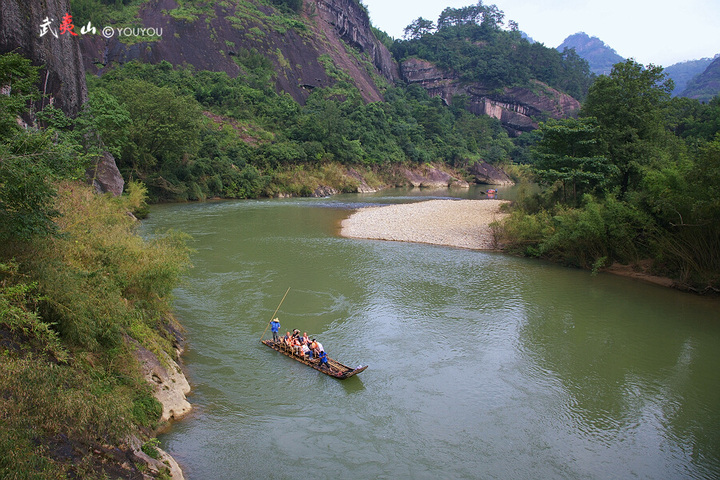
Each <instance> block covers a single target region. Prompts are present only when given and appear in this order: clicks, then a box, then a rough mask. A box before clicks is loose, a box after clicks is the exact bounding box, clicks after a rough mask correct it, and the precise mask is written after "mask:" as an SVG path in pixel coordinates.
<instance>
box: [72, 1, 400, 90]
mask: <svg viewBox="0 0 720 480" xmlns="http://www.w3.org/2000/svg"><path fill="white" fill-rule="evenodd" d="M139 21H140V22H141V23H142V25H143V26H144V27H147V28H156V29H162V36H159V37H156V39H155V40H150V41H142V42H138V43H134V44H130V45H128V44H125V43H122V42H121V41H120V39H119V38H118V36H113V37H112V38H110V39H105V38H104V37H102V36H101V35H96V36H86V37H84V38H83V39H82V41H81V45H82V52H83V59H84V62H85V67H86V69H87V70H88V71H90V72H94V73H101V72H102V71H103V68H104V67H105V66H108V65H111V64H112V63H113V62H118V63H125V62H128V61H130V60H134V59H139V60H141V61H143V62H149V63H158V62H160V61H162V60H166V61H168V62H170V63H172V64H175V65H180V64H189V65H193V66H194V67H195V69H197V70H212V71H224V72H226V73H228V75H230V76H233V77H235V76H237V75H243V74H245V72H244V70H243V69H244V67H243V65H242V61H241V59H240V57H241V56H242V55H244V54H247V52H256V53H258V54H260V55H262V56H263V57H265V58H266V59H268V60H270V61H271V62H272V66H273V70H274V72H275V77H274V82H275V87H276V89H277V91H285V92H287V93H289V94H290V95H291V96H292V97H293V98H294V99H295V100H297V101H299V102H304V100H305V99H306V98H307V97H308V95H309V94H310V92H311V91H312V89H313V88H315V87H327V86H331V85H333V84H334V83H335V82H336V80H335V79H334V78H332V77H331V76H330V75H329V74H328V72H327V71H326V68H325V66H323V63H322V61H321V60H322V59H321V57H322V56H328V57H329V58H330V59H331V60H332V63H333V65H334V66H335V67H336V68H338V69H341V70H343V71H345V72H346V73H347V74H348V75H349V77H350V78H352V81H353V82H354V83H355V85H356V86H357V87H358V88H359V89H360V91H361V93H362V95H363V97H364V98H365V100H367V101H377V100H381V99H382V93H381V89H380V87H379V86H378V85H376V82H375V81H374V79H373V76H378V77H384V78H385V79H387V80H388V81H390V82H392V81H394V80H395V79H396V78H397V76H398V73H397V66H396V64H395V63H394V61H393V60H392V56H391V54H390V52H389V51H388V50H387V49H386V48H385V46H384V45H382V44H381V43H380V42H379V41H378V40H377V39H376V38H375V36H374V35H373V34H372V31H371V30H370V20H369V18H368V16H367V13H366V12H365V11H364V10H363V9H362V8H361V7H360V6H359V5H358V4H357V3H355V2H354V1H353V0H305V2H304V5H303V11H302V13H301V15H299V16H298V17H297V19H296V20H294V21H292V22H290V23H288V21H287V18H283V17H280V16H278V15H276V14H275V10H274V9H272V8H271V7H267V6H264V5H259V4H257V5H256V4H254V3H252V2H251V1H243V0H235V1H229V2H217V3H216V4H215V5H213V6H206V7H204V8H202V9H200V8H199V9H198V10H197V11H194V12H193V13H192V14H187V13H186V11H184V10H183V9H179V8H178V4H177V3H176V2H175V1H174V0H151V1H150V2H148V3H146V4H144V5H143V6H142V7H141V8H140V11H139ZM348 46H351V47H353V48H355V49H357V50H358V51H359V52H360V53H361V54H362V55H366V56H367V58H368V60H369V61H368V65H369V68H367V65H364V64H363V62H361V61H359V60H358V58H357V56H356V55H354V54H352V53H351V52H350V51H349V50H350V47H348Z"/></svg>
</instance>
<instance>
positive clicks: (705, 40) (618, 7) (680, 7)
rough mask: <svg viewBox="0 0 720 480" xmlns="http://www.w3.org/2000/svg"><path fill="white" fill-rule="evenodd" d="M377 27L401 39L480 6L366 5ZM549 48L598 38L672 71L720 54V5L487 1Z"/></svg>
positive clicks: (408, 0)
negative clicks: (575, 38)
mask: <svg viewBox="0 0 720 480" xmlns="http://www.w3.org/2000/svg"><path fill="white" fill-rule="evenodd" d="M362 3H364V4H365V5H366V6H367V7H368V10H369V11H370V20H371V21H372V23H373V25H374V26H375V27H377V28H379V29H381V30H384V31H385V32H387V33H388V34H389V35H390V36H392V37H395V38H401V37H402V35H403V29H404V28H405V27H406V26H407V25H408V24H410V22H412V21H413V20H415V19H416V18H418V17H423V18H425V19H428V20H432V21H433V22H434V21H437V18H438V15H439V14H440V12H442V11H443V10H444V9H445V7H453V8H457V7H464V6H468V5H475V4H477V0H362ZM483 3H484V4H485V5H492V4H495V5H497V6H498V8H499V9H500V10H502V11H503V12H505V22H506V23H507V21H508V20H515V21H516V22H517V23H518V25H519V27H520V30H521V31H523V32H525V33H526V34H527V35H529V36H530V37H532V38H533V39H534V40H535V41H537V42H541V43H543V44H545V46H547V47H553V48H554V47H557V46H558V45H560V44H561V43H562V42H563V40H565V38H566V37H567V36H569V35H572V34H573V33H577V32H585V33H587V34H588V35H590V36H591V37H598V38H599V39H600V40H602V41H603V42H605V44H606V45H608V46H610V47H611V48H614V49H615V51H616V52H617V53H618V54H619V55H620V56H622V57H625V58H634V59H635V60H636V61H637V62H640V63H642V64H644V65H647V64H649V63H653V64H655V65H662V66H664V67H667V66H669V65H672V64H673V63H677V62H682V61H685V60H696V59H699V58H703V57H714V56H715V55H716V54H718V53H720V0H681V1H678V0H495V1H493V0H485V1H484V2H483Z"/></svg>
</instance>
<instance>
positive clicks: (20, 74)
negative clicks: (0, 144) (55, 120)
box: [0, 53, 40, 139]
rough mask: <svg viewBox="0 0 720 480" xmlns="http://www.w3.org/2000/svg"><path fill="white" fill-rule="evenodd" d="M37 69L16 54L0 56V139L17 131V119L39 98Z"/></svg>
mask: <svg viewBox="0 0 720 480" xmlns="http://www.w3.org/2000/svg"><path fill="white" fill-rule="evenodd" d="M38 71H39V67H33V66H32V65H31V63H30V60H28V59H27V58H25V57H23V56H22V55H18V54H17V53H7V54H5V55H0V89H2V93H0V139H2V138H6V137H7V136H8V135H10V134H12V133H13V132H16V131H17V130H18V128H19V127H18V123H17V117H19V116H20V115H21V114H22V113H24V112H26V111H27V109H28V104H29V102H30V101H32V100H35V99H37V98H39V96H40V94H39V92H38V90H37V87H36V86H35V85H36V82H37V79H38Z"/></svg>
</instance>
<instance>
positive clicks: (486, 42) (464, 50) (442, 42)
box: [392, 1, 592, 99]
mask: <svg viewBox="0 0 720 480" xmlns="http://www.w3.org/2000/svg"><path fill="white" fill-rule="evenodd" d="M503 24H504V13H503V12H502V11H501V10H499V9H498V8H497V6H495V5H483V4H482V1H480V2H478V4H477V5H471V6H468V7H462V8H450V7H448V8H446V9H445V10H443V11H442V13H441V14H440V16H439V17H438V20H437V22H436V23H434V22H432V21H430V20H426V19H424V18H422V17H420V18H418V19H416V20H414V21H413V22H412V23H411V24H410V25H408V26H407V27H406V28H405V38H406V40H398V41H396V42H395V43H394V44H393V45H392V52H393V55H394V56H395V58H396V59H397V60H398V61H402V60H404V59H406V58H408V57H419V58H423V59H425V60H429V61H431V62H433V63H435V64H436V65H438V66H439V67H440V68H443V69H445V70H449V71H452V72H454V73H455V74H457V75H458V76H459V78H460V80H461V81H463V82H478V83H480V84H482V85H484V86H485V88H487V89H488V90H493V89H502V87H509V86H516V85H517V86H527V85H529V81H530V80H531V79H535V80H540V81H541V82H544V83H546V84H548V85H550V86H551V87H554V88H557V89H558V90H561V91H563V92H566V93H568V94H569V95H571V96H573V97H575V98H577V99H582V98H584V96H585V94H586V93H587V89H588V87H589V86H590V83H591V82H592V76H591V75H590V69H589V66H588V64H587V62H586V61H585V60H583V59H582V58H580V57H579V56H578V55H577V53H575V50H573V49H568V50H565V51H564V52H562V53H560V52H558V51H557V50H555V49H554V48H548V47H546V46H544V45H543V44H541V43H530V42H528V41H527V40H526V39H524V38H522V36H521V33H520V31H519V30H518V26H517V24H516V23H515V22H513V21H512V20H511V21H509V22H508V26H509V27H510V29H509V30H503V29H502V28H501V27H502V26H503Z"/></svg>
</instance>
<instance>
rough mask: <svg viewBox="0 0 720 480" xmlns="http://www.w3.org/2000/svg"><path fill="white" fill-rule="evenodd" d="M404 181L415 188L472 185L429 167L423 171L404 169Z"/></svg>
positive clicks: (466, 186)
mask: <svg viewBox="0 0 720 480" xmlns="http://www.w3.org/2000/svg"><path fill="white" fill-rule="evenodd" d="M401 173H402V177H403V179H404V180H405V181H406V182H407V183H409V184H410V185H411V186H413V187H420V188H448V187H458V188H469V187H470V185H469V184H468V183H467V182H466V181H465V180H462V179H459V178H456V177H454V176H452V175H450V174H449V173H447V172H444V171H442V170H440V169H438V168H436V167H427V168H423V169H422V170H410V169H408V168H403V169H402V172H401Z"/></svg>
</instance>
